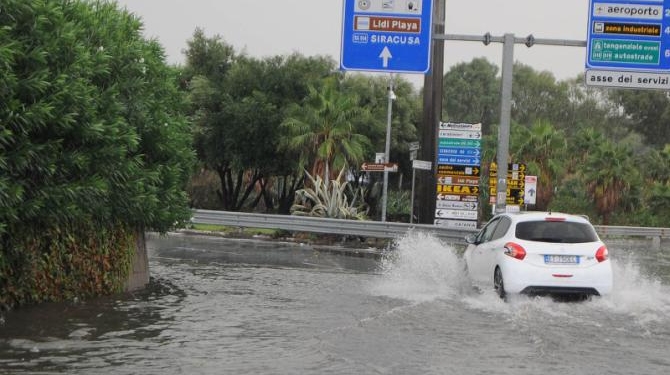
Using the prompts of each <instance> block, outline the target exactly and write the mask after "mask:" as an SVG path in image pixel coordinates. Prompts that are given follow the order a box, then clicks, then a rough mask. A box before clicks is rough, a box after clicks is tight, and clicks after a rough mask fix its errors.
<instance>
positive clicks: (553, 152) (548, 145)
mask: <svg viewBox="0 0 670 375" xmlns="http://www.w3.org/2000/svg"><path fill="white" fill-rule="evenodd" d="M514 141H515V142H514V143H515V144H514V145H513V147H512V149H513V150H514V152H513V153H512V160H515V161H519V162H525V163H526V164H527V165H528V167H529V169H530V170H535V171H536V173H538V177H539V178H538V180H539V184H538V192H537V203H536V206H537V209H539V210H544V209H546V208H547V207H548V206H549V203H550V202H551V200H552V198H553V195H554V186H555V184H556V182H557V181H559V180H560V179H561V177H562V175H563V170H564V168H563V167H564V164H565V163H564V162H565V155H566V152H567V141H566V138H565V134H564V132H563V131H562V130H556V129H555V127H554V126H552V124H550V123H549V122H548V121H538V122H536V123H535V124H534V125H533V126H532V127H531V128H530V129H529V128H525V127H518V128H517V131H516V134H515V137H514Z"/></svg>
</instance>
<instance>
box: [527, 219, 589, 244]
mask: <svg viewBox="0 0 670 375" xmlns="http://www.w3.org/2000/svg"><path fill="white" fill-rule="evenodd" d="M515 235H516V238H519V239H522V240H528V241H540V242H556V243H583V242H594V241H597V240H598V236H597V235H596V232H595V230H594V229H593V226H591V225H589V224H586V223H578V222H572V221H544V220H543V221H524V222H520V223H517V225H516V232H515Z"/></svg>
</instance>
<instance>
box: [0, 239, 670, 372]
mask: <svg viewBox="0 0 670 375" xmlns="http://www.w3.org/2000/svg"><path fill="white" fill-rule="evenodd" d="M148 245H149V248H150V268H151V273H152V282H151V285H150V287H149V288H148V289H147V290H145V291H142V292H140V293H135V294H126V295H121V296H115V297H110V298H101V299H96V300H90V301H76V302H75V301H72V302H68V303H62V304H45V305H40V306H34V307H28V308H24V309H20V310H17V311H12V312H9V313H6V314H5V315H4V316H3V317H2V318H1V319H0V373H3V374H4V373H8V374H53V373H70V374H91V373H94V374H100V375H102V374H137V373H142V374H161V375H168V374H182V373H188V374H192V373H194V374H221V373H235V374H276V373H320V374H349V373H382V374H444V373H496V374H537V373H547V374H552V373H570V374H593V373H612V374H615V373H619V374H632V373H635V374H661V373H670V361H669V360H668V359H667V343H668V342H670V287H669V284H670V262H669V261H668V260H669V258H670V250H663V251H656V252H654V251H651V250H650V249H647V248H636V247H635V244H632V245H631V244H623V245H622V244H614V245H610V250H611V253H612V260H613V264H614V272H615V291H614V293H613V294H612V295H610V296H606V297H603V298H594V299H593V300H591V301H588V302H584V303H556V302H554V301H552V300H551V299H543V298H528V297H516V298H512V299H511V300H510V301H509V302H508V303H504V302H502V301H501V300H500V299H499V298H497V296H496V295H495V293H494V292H493V291H492V290H484V291H475V290H474V289H473V288H472V286H471V285H470V283H469V282H468V280H467V277H466V275H465V267H464V263H463V260H462V259H461V257H460V252H459V251H456V250H454V249H453V248H451V247H450V246H448V245H444V244H442V243H440V242H439V241H438V240H437V239H435V238H433V237H430V236H425V235H422V234H419V233H412V234H409V235H408V236H406V237H405V238H402V239H399V240H398V243H397V246H396V247H395V249H393V250H392V251H389V252H387V253H386V255H385V256H384V257H382V259H381V260H379V261H378V260H375V259H374V258H369V257H348V256H340V255H336V254H329V253H323V252H319V251H314V249H312V248H309V247H305V246H297V245H293V244H278V243H272V242H258V241H230V240H222V239H212V238H206V237H187V236H178V237H171V238H159V237H155V236H154V237H152V236H149V242H148ZM596 369H597V370H596Z"/></svg>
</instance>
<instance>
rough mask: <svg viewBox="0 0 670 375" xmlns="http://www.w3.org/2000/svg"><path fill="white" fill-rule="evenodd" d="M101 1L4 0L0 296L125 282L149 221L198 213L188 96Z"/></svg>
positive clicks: (156, 224) (12, 299) (18, 297)
mask: <svg viewBox="0 0 670 375" xmlns="http://www.w3.org/2000/svg"><path fill="white" fill-rule="evenodd" d="M141 27H142V24H141V22H140V21H139V20H138V19H137V18H135V17H134V16H132V15H131V14H129V13H127V12H126V11H123V10H119V9H118V7H117V6H116V4H109V3H105V2H95V3H90V2H82V1H67V2H63V1H58V0H39V1H38V0H30V1H25V0H5V1H3V2H2V5H1V6H0V56H1V57H2V58H1V59H0V61H1V62H0V73H1V74H0V87H2V89H0V102H1V103H2V105H0V176H2V177H0V192H1V193H0V223H2V224H0V296H1V297H0V307H6V306H10V307H11V306H12V305H14V304H16V303H26V302H39V301H42V300H58V299H63V298H68V297H72V296H80V297H86V296H89V295H96V294H105V293H110V292H115V291H119V290H120V289H121V288H122V287H123V285H124V283H125V281H126V279H127V276H128V274H129V272H130V268H129V267H130V260H131V258H130V257H131V256H132V255H133V248H134V247H135V246H136V245H135V244H136V241H137V240H138V239H140V238H141V236H142V233H143V231H144V230H145V229H149V230H157V231H161V232H164V231H166V230H168V229H169V228H172V227H174V226H175V223H178V222H183V221H184V220H187V219H189V218H190V214H191V212H190V209H189V208H188V205H187V197H186V194H185V192H184V187H185V186H184V185H185V183H186V180H187V178H188V175H189V174H190V172H191V166H192V161H193V153H192V150H191V140H192V139H191V135H190V133H189V131H188V127H187V123H186V120H185V117H184V116H183V115H182V113H181V111H182V110H183V108H184V103H183V99H184V98H183V96H181V95H180V93H179V92H178V91H177V87H176V75H175V73H176V72H175V70H173V69H171V68H169V67H168V66H167V65H166V64H165V61H164V54H163V51H162V48H161V47H160V45H158V44H157V43H156V42H155V41H147V40H145V39H143V38H142V36H141Z"/></svg>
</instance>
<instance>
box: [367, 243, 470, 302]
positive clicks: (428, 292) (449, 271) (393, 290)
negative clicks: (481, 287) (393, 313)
mask: <svg viewBox="0 0 670 375" xmlns="http://www.w3.org/2000/svg"><path fill="white" fill-rule="evenodd" d="M381 273H382V278H381V279H380V280H378V281H377V283H376V284H375V285H373V286H372V292H373V293H374V294H377V295H384V296H388V297H392V298H401V299H406V300H410V301H414V302H425V301H431V300H435V299H438V298H442V299H444V298H447V299H452V298H454V297H456V296H459V295H461V294H462V293H463V291H464V290H465V289H467V288H471V286H470V283H469V281H468V279H467V275H466V273H465V263H464V261H463V260H462V258H460V256H459V255H458V254H457V251H456V250H455V249H454V248H453V247H451V246H449V245H445V244H443V243H442V242H440V240H439V239H437V238H435V237H433V236H431V235H428V234H425V233H423V232H414V231H411V232H409V233H408V234H407V235H405V236H404V237H402V238H400V239H398V240H397V241H396V243H395V246H394V248H393V250H391V251H389V253H387V254H386V255H385V256H384V257H383V259H382V261H381Z"/></svg>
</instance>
